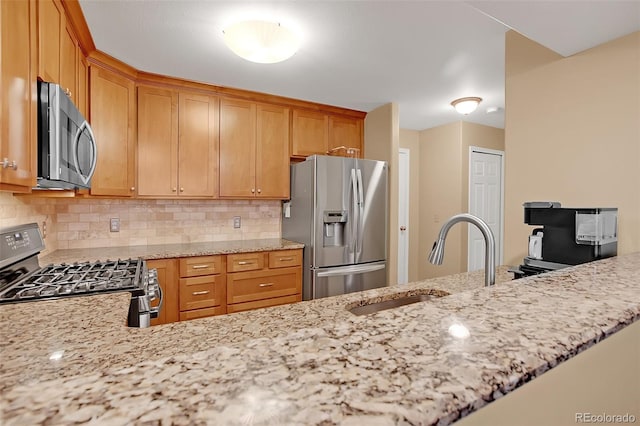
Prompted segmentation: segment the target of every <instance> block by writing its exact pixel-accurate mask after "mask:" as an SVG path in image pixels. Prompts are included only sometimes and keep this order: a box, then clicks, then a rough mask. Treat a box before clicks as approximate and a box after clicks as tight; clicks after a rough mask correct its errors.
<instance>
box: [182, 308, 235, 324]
mask: <svg viewBox="0 0 640 426" xmlns="http://www.w3.org/2000/svg"><path fill="white" fill-rule="evenodd" d="M226 313H227V311H226V309H225V308H224V307H222V306H216V307H215V308H204V309H195V310H193V311H183V312H180V321H187V320H192V319H196V318H204V317H210V316H213V315H222V314H226Z"/></svg>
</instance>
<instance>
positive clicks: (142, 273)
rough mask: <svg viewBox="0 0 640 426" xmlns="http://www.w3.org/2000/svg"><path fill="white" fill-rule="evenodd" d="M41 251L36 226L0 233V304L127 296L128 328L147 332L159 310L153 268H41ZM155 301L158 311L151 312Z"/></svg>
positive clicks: (119, 264)
mask: <svg viewBox="0 0 640 426" xmlns="http://www.w3.org/2000/svg"><path fill="white" fill-rule="evenodd" d="M43 249H44V241H43V240H42V236H41V234H40V229H39V228H38V225H37V224H35V223H30V224H26V225H19V226H15V227H11V228H4V229H1V230H0V304H5V303H20V302H33V301H39V300H48V299H56V298H62V297H75V296H87V295H95V294H100V293H113V292H122V291H127V292H130V293H131V303H130V304H129V313H128V320H127V323H128V325H129V326H130V327H148V326H149V324H150V320H151V318H155V317H157V316H158V313H159V312H160V309H161V308H162V290H161V288H160V286H159V285H158V278H157V277H158V276H157V271H156V270H155V269H148V268H147V264H146V262H145V261H144V260H142V259H125V260H122V259H119V260H107V261H98V262H82V263H74V264H60V265H48V266H45V267H40V265H39V262H38V254H39V253H40V252H41V251H42V250H43ZM156 299H159V304H158V306H155V307H152V306H151V305H152V303H151V302H153V301H154V300H156Z"/></svg>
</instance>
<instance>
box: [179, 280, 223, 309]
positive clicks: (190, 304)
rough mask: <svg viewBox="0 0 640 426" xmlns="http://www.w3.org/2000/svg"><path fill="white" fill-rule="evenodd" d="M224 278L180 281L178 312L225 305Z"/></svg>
mask: <svg viewBox="0 0 640 426" xmlns="http://www.w3.org/2000/svg"><path fill="white" fill-rule="evenodd" d="M226 289H227V286H226V282H225V277H224V276H220V275H216V276H207V277H192V278H181V279H180V310H181V311H188V310H191V309H200V308H211V307H213V306H219V305H224V304H225V294H226Z"/></svg>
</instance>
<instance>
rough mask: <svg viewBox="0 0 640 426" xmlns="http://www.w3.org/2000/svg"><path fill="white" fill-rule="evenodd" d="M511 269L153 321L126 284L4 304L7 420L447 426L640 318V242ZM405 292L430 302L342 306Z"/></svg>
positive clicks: (0, 365)
mask: <svg viewBox="0 0 640 426" xmlns="http://www.w3.org/2000/svg"><path fill="white" fill-rule="evenodd" d="M509 279H510V274H508V273H507V272H506V268H504V267H501V268H499V269H498V278H497V280H496V281H497V282H498V285H496V286H494V287H490V288H485V287H484V286H483V285H482V283H483V273H482V271H479V272H473V273H464V274H457V275H452V276H448V277H441V278H434V279H430V280H425V281H420V282H416V283H411V284H408V285H402V286H393V287H386V288H382V289H376V290H370V291H367V292H362V293H354V294H348V295H343V296H337V297H331V298H326V299H319V300H314V301H308V302H301V303H296V304H292V305H285V306H278V307H272V308H266V309H261V310H255V311H249V312H241V313H237V314H231V315H223V316H218V317H209V318H203V319H199V320H194V321H188V322H180V323H174V324H167V325H162V326H156V327H151V328H147V329H130V328H127V327H126V326H125V312H126V309H127V306H128V296H127V295H125V294H111V295H100V296H88V297H78V298H72V299H63V300H57V301H42V302H32V303H23V304H14V305H3V306H0V321H2V335H1V336H0V351H1V352H2V357H0V375H1V379H2V380H1V383H0V393H1V395H2V396H1V397H0V398H1V399H0V410H1V411H0V419H2V420H3V422H4V423H3V424H6V425H23V424H39V423H46V424H73V423H82V422H88V421H90V420H93V421H94V422H96V423H98V424H123V425H124V424H131V423H146V422H149V423H160V422H162V423H163V424H212V423H214V424H225V425H234V424H238V425H240V424H243V425H246V424H256V425H259V424H292V425H306V424H342V425H361V424H375V425H386V424H389V425H390V424H435V423H439V424H449V423H452V422H454V421H455V420H457V419H459V418H460V417H463V416H465V415H467V414H469V413H470V412H472V411H474V410H476V409H478V408H480V407H482V406H483V405H485V404H487V403H488V402H490V401H492V400H494V399H496V398H499V397H500V396H502V395H503V394H505V393H508V392H510V391H512V390H513V389H515V388H517V387H519V386H521V385H522V384H524V383H526V382H527V381H529V380H531V379H533V378H535V377H536V376H538V375H540V374H542V373H544V372H545V371H547V370H548V369H550V368H552V367H554V366H555V365H557V364H558V363H560V362H562V361H564V360H566V359H569V358H571V357H573V356H574V355H576V354H577V353H579V352H581V351H583V350H584V349H587V348H589V347H590V346H592V345H594V344H596V343H597V342H599V341H600V340H602V339H603V338H605V337H607V336H609V335H611V334H613V333H615V332H616V331H619V330H620V329H622V328H624V327H625V326H627V325H629V324H631V323H633V322H634V321H636V320H638V318H640V300H639V299H638V297H637V295H638V293H639V291H640V253H634V254H629V255H624V256H618V257H615V258H610V259H606V260H602V261H598V262H592V263H589V264H584V265H580V266H576V267H571V268H567V269H563V270H559V271H555V272H552V273H548V274H545V275H541V276H534V277H528V278H524V279H521V280H517V281H509ZM406 294H431V295H433V298H432V299H431V300H430V301H427V302H421V303H415V304H412V305H407V306H402V307H399V308H396V309H392V310H387V311H382V312H378V313H376V314H371V315H365V316H355V315H352V314H351V313H350V312H348V311H347V308H350V307H353V306H357V305H362V304H366V303H369V302H374V301H381V300H387V299H392V298H396V297H400V296H402V295H406ZM34 304H37V306H38V309H37V310H33V309H31V307H32V306H33V305H34ZM454 324H456V325H457V326H458V327H460V326H464V327H466V329H467V330H468V332H469V335H468V337H466V338H457V337H454V336H453V335H452V334H450V332H449V330H450V327H451V326H452V325H454Z"/></svg>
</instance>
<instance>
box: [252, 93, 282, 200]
mask: <svg viewBox="0 0 640 426" xmlns="http://www.w3.org/2000/svg"><path fill="white" fill-rule="evenodd" d="M256 121H257V123H256V126H257V127H256V137H257V142H256V187H257V188H256V191H257V194H256V195H257V196H258V197H265V198H282V199H287V198H289V108H283V107H279V106H275V105H263V104H259V105H258V107H257V120H256Z"/></svg>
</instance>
